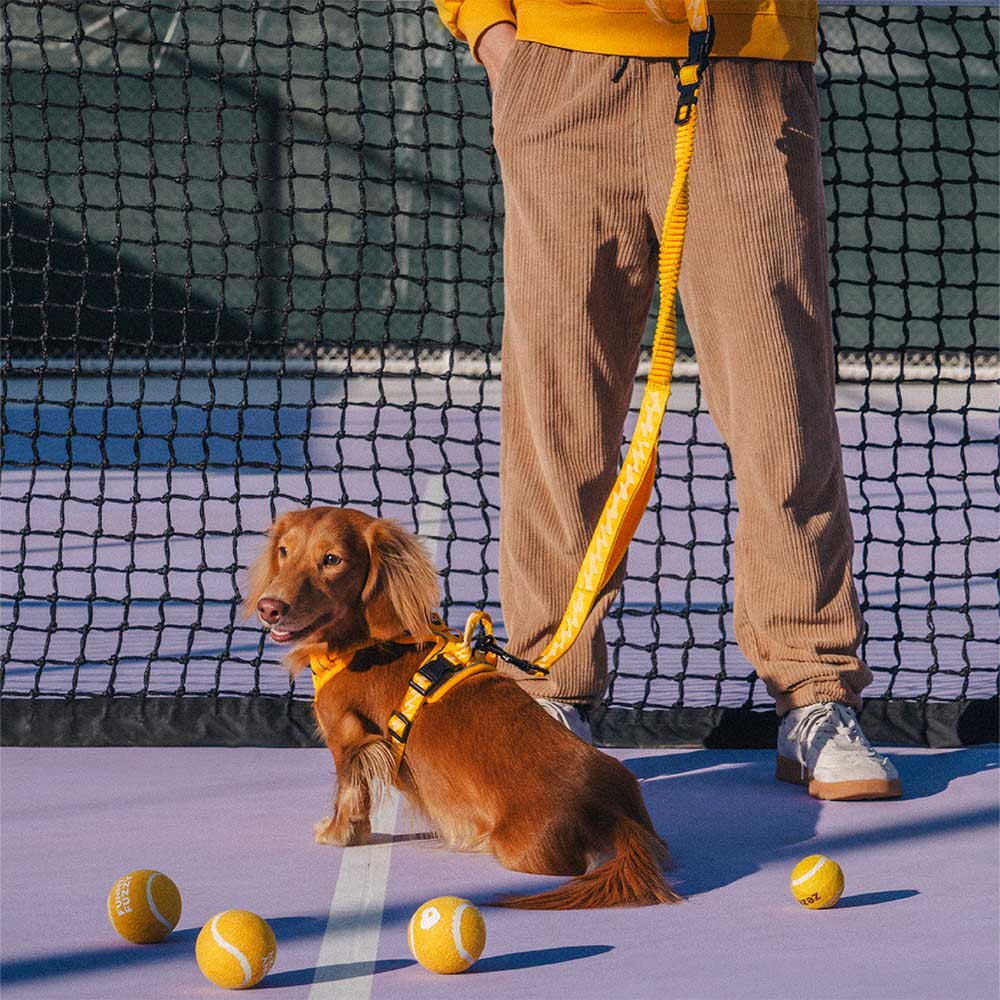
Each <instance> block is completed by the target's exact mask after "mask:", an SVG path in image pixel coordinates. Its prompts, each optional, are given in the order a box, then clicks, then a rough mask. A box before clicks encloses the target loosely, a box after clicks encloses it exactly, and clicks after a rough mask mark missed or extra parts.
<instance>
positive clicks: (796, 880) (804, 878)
mask: <svg viewBox="0 0 1000 1000" xmlns="http://www.w3.org/2000/svg"><path fill="white" fill-rule="evenodd" d="M829 860H830V859H829V858H827V857H826V856H825V855H822V854H821V855H820V856H819V860H818V861H817V862H816V864H814V865H813V866H812V868H810V869H809V871H807V872H806V873H805V874H804V875H800V876H799V877H798V878H793V879H792V885H802V883H803V882H808V881H809V879H811V878H812V877H813V876H814V875H815V874H816V873H817V872H819V871H820V869H821V868H822V867H823V866H824V865H825V864H826V863H827V862H828V861H829Z"/></svg>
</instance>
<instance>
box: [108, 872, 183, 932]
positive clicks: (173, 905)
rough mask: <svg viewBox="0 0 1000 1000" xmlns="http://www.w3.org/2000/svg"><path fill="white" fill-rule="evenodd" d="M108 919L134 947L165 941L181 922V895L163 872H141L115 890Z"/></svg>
mask: <svg viewBox="0 0 1000 1000" xmlns="http://www.w3.org/2000/svg"><path fill="white" fill-rule="evenodd" d="M108 919H109V920H110V921H111V926H112V927H114V929H115V930H116V931H118V933H119V934H121V936H122V937H123V938H125V940H126V941H131V942H132V943H133V944H152V943H153V942H154V941H162V940H163V939H164V938H165V937H166V936H167V935H168V934H169V933H170V932H171V931H172V930H173V929H174V928H175V927H176V926H177V921H178V920H180V919H181V894H180V892H178V891H177V886H176V885H174V883H173V882H172V881H171V880H170V879H169V878H167V876H166V875H164V874H163V872H154V871H152V870H151V869H149V868H140V869H139V870H138V871H134V872H129V873H128V875H123V876H122V877H121V878H120V879H118V881H117V882H115V884H114V885H113V886H112V887H111V892H109V893H108Z"/></svg>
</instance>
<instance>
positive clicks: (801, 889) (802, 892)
mask: <svg viewBox="0 0 1000 1000" xmlns="http://www.w3.org/2000/svg"><path fill="white" fill-rule="evenodd" d="M791 888H792V895H793V896H794V897H795V898H796V899H797V900H798V901H799V902H800V903H801V904H802V905H803V906H807V907H809V909H810V910H827V909H829V908H830V907H831V906H836V905H837V900H839V899H840V897H841V896H842V895H843V892H844V873H843V871H841V868H840V865H838V864H837V862H836V861H831V860H830V859H829V858H828V857H825V856H824V855H822V854H810V855H809V857H808V858H803V859H802V860H801V861H800V862H799V863H798V864H797V865H796V866H795V867H794V868H793V869H792V879H791Z"/></svg>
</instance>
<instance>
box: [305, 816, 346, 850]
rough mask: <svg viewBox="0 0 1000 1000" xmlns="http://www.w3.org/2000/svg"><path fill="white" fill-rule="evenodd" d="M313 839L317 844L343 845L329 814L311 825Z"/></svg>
mask: <svg viewBox="0 0 1000 1000" xmlns="http://www.w3.org/2000/svg"><path fill="white" fill-rule="evenodd" d="M313 840H315V841H316V843H317V844H329V845H331V846H332V847H343V846H344V843H343V839H342V837H341V835H340V834H339V833H338V831H337V824H336V823H334V821H333V817H331V816H324V817H323V819H321V820H320V821H319V822H318V823H317V824H316V825H315V826H314V827H313Z"/></svg>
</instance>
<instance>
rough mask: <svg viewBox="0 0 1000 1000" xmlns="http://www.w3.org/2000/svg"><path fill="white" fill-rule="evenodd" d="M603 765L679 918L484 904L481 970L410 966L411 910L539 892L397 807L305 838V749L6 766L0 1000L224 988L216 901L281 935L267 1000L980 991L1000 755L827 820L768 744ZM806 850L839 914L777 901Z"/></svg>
mask: <svg viewBox="0 0 1000 1000" xmlns="http://www.w3.org/2000/svg"><path fill="white" fill-rule="evenodd" d="M616 753H617V755H618V756H620V757H621V758H622V759H623V760H624V761H625V762H626V763H627V765H628V766H629V767H630V768H631V769H632V770H633V772H634V773H635V774H636V775H637V777H638V778H639V779H640V780H641V782H642V787H643V791H644V794H645V797H646V800H647V803H648V805H649V807H650V811H651V813H652V815H653V817H654V820H655V821H656V824H657V826H658V828H659V829H660V831H661V832H662V833H663V834H664V835H665V836H666V837H667V838H668V839H669V841H670V844H671V848H672V850H673V852H674V855H675V858H676V861H677V867H676V869H675V871H674V873H673V875H672V879H673V882H674V884H675V885H676V886H677V888H678V889H680V890H681V891H682V892H683V893H684V894H685V895H686V896H687V897H688V901H687V902H685V903H684V904H682V905H680V906H674V907H656V908H644V909H622V910H610V911H608V910H606V911H590V912H571V913H530V912H521V911H506V910H502V909H492V908H489V909H485V911H484V912H485V917H486V922H487V928H488V939H487V944H486V950H485V952H484V955H483V957H482V958H481V959H480V961H479V962H478V964H477V965H476V966H475V967H474V968H473V969H472V970H471V971H470V972H467V973H465V974H463V975H460V976H453V977H438V976H434V975H433V974H431V973H429V972H426V971H425V970H423V969H422V968H421V967H420V966H418V965H417V964H415V962H414V961H413V959H412V958H411V956H410V954H409V951H408V949H407V943H406V924H407V921H408V919H409V917H410V915H411V913H412V912H413V910H414V909H415V908H416V907H417V906H418V905H419V904H420V903H422V902H423V901H425V900H426V899H428V898H430V897H432V896H436V895H442V894H454V895H460V896H466V897H468V898H470V899H472V900H473V901H475V902H477V903H479V904H487V903H489V901H490V900H492V899H494V898H495V897H496V896H498V895H501V894H503V893H505V892H509V891H512V890H518V891H524V890H530V889H532V888H533V887H536V886H537V887H542V886H545V885H549V884H552V883H553V880H550V879H544V878H540V877H535V876H528V875H518V874H515V873H511V872H508V871H506V870H505V869H503V868H501V867H500V866H499V865H498V864H497V863H496V862H495V861H494V860H493V859H492V858H491V857H489V856H486V855H457V854H453V853H450V852H448V851H445V850H443V849H441V848H440V847H438V846H436V845H435V843H434V842H433V841H431V840H428V839H426V838H425V837H421V836H420V834H421V832H422V831H423V827H422V825H421V823H420V821H419V820H418V819H415V818H414V817H412V816H410V815H408V814H407V813H406V812H405V810H403V809H398V808H397V804H396V803H395V801H390V802H389V803H388V804H387V805H386V806H384V807H383V808H382V809H381V811H380V813H379V815H378V817H377V820H378V824H377V825H378V827H379V828H380V829H381V830H382V833H381V834H380V835H379V837H378V838H377V839H376V840H377V842H376V843H374V844H373V845H370V846H365V847H358V848H351V849H348V850H339V849H336V848H330V847H321V846H317V845H315V844H314V843H313V841H312V836H311V829H312V823H313V822H314V821H315V820H317V819H319V818H320V817H321V816H322V815H324V813H325V811H326V806H327V804H328V797H329V792H330V787H331V783H332V765H331V762H330V759H329V756H328V755H327V753H326V752H325V751H322V750H259V749H185V750H178V749H84V750H79V749H55V748H53V749H42V750H35V749H7V750H5V751H4V752H3V755H2V758H0V763H2V793H3V854H2V895H3V908H2V954H3V967H2V992H3V998H4V1000H20V998H29V997H30V998H33V1000H43V998H60V1000H61V998H76V1000H115V998H129V1000H159V998H183V997H212V996H221V995H222V992H221V991H220V990H218V989H216V988H215V987H214V986H212V985H210V984H209V983H208V982H207V981H206V980H204V979H203V978H202V976H201V974H200V972H199V971H198V968H197V966H196V964H195V961H194V941H195V937H196V936H197V933H198V930H199V928H200V927H201V925H202V924H203V923H204V922H205V921H206V920H207V919H208V918H209V917H210V916H211V915H212V914H213V913H215V912H217V911H219V910H222V909H227V908H230V907H242V908H246V909H250V910H254V911H256V912H257V913H260V914H261V915H262V916H264V917H265V918H266V919H267V920H268V921H270V923H271V926H272V927H273V929H274V932H275V935H276V936H277V939H278V960H277V964H276V966H275V969H274V971H273V972H272V973H271V974H270V975H269V976H268V977H267V978H266V979H265V980H264V981H263V983H261V985H260V986H258V987H257V992H259V993H260V994H262V995H265V996H274V997H282V998H284V997H288V998H291V997H295V998H310V1000H335V998H336V1000H348V998H349V1000H368V998H374V1000H381V998H390V997H391V998H397V997H406V998H407V1000H424V998H434V1000H441V998H447V997H456V998H480V997H481V998H487V997H488V998H490V1000H505V998H535V997H538V998H543V997H544V998H549V997H561V996H565V997H571V998H574V1000H585V998H595V1000H597V998H614V1000H619V998H629V1000H643V998H650V1000H652V998H656V1000H663V998H685V1000H700V998H706V1000H708V998H717V997H718V998H751V997H752V998H762V1000H786V998H787V1000H793V998H794V1000H798V998H800V997H811V998H824V1000H825V998H831V1000H832V998H836V1000H841V998H852V997H865V998H869V997H878V998H900V1000H902V998H905V1000H918V998H928V1000H931V998H933V1000H939V998H945V997H949V998H961V1000H977V998H984V1000H994V998H996V996H997V994H998V989H1000V979H998V910H997V883H998V867H997V857H998V853H997V807H998V794H997V793H998V787H997V771H996V769H995V768H996V765H997V749H996V747H978V748H974V749H965V750H951V751H930V750H916V749H901V750H897V751H893V753H894V756H895V760H896V762H897V765H898V767H899V770H900V772H901V775H902V777H903V781H904V783H905V787H906V792H907V795H906V798H905V799H904V800H902V801H899V802H871V803H865V802H857V803H825V804H824V803H820V802H816V801H814V800H812V799H810V798H809V797H808V796H807V795H805V793H804V792H803V791H802V790H800V789H798V788H795V787H792V786H788V785H782V784H779V783H777V782H776V781H775V780H774V778H773V752H766V751H739V752H723V751H706V750H673V751H664V750H651V751H635V750H625V751H617V752H616ZM817 852H822V853H826V854H829V855H830V856H832V857H833V858H835V859H836V860H838V861H839V862H840V864H841V865H842V866H843V868H844V870H845V873H846V879H847V888H846V892H845V894H844V898H843V899H842V900H841V902H840V904H839V905H838V906H837V907H836V908H835V909H833V910H828V911H820V912H813V911H807V910H804V909H803V908H801V907H800V906H799V904H798V903H796V902H795V901H794V900H793V899H792V897H791V896H790V894H789V891H788V877H789V872H790V871H791V868H792V867H793V865H794V864H795V863H796V862H797V861H798V860H799V859H800V858H802V857H804V856H805V855H808V854H812V853H817ZM140 867H151V868H157V869H159V870H161V871H164V872H166V873H168V874H169V875H170V876H171V877H172V878H173V879H174V880H175V881H176V882H177V884H178V886H179V887H180V890H181V893H182V895H183V907H184V909H183V914H182V916H181V921H180V925H179V927H178V929H177V930H176V931H175V932H174V933H173V934H172V935H171V936H170V937H169V938H168V939H167V941H166V942H164V943H162V944H159V945H147V946H138V945H131V944H128V943H126V942H125V941H123V940H121V939H119V938H118V937H117V936H116V934H115V933H114V932H113V931H112V929H111V928H110V926H109V925H108V923H107V917H106V915H105V897H106V894H107V891H108V889H109V887H110V886H111V884H112V882H113V881H114V880H115V878H116V877H117V876H119V875H120V874H123V873H125V872H127V871H130V870H132V869H134V868H140Z"/></svg>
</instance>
